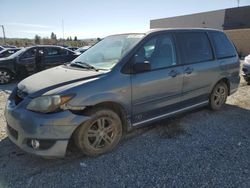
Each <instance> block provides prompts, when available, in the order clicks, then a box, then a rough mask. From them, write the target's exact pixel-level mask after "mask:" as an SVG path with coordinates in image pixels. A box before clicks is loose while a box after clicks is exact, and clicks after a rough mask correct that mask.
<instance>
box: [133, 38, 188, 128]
mask: <svg viewBox="0 0 250 188" xmlns="http://www.w3.org/2000/svg"><path fill="white" fill-rule="evenodd" d="M136 62H144V63H150V65H151V70H150V71H147V72H142V73H134V74H132V76H131V83H132V123H133V124H134V125H137V124H140V123H144V122H145V121H150V119H152V118H153V119H156V118H157V117H161V116H164V114H166V113H168V112H170V111H171V110H172V105H174V104H176V103H178V102H180V96H181V93H182V84H183V68H182V66H179V65H178V64H177V58H176V51H175V45H174V40H173V37H172V35H171V34H162V35H157V36H155V37H152V38H151V39H149V40H148V41H147V42H146V43H145V44H144V45H143V46H142V47H141V49H139V50H138V52H137V53H136V54H135V56H134V62H133V63H136Z"/></svg>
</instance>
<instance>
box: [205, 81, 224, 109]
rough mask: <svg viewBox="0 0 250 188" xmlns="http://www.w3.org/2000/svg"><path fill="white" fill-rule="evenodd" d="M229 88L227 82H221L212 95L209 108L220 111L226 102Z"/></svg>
mask: <svg viewBox="0 0 250 188" xmlns="http://www.w3.org/2000/svg"><path fill="white" fill-rule="evenodd" d="M227 96H228V87H227V84H226V83H225V82H219V83H218V84H216V85H215V87H214V88H213V91H212V92H211V94H210V99H209V106H210V108H211V109H212V110H215V111H216V110H219V109H220V108H221V107H222V106H223V105H224V104H225V102H226V100H227Z"/></svg>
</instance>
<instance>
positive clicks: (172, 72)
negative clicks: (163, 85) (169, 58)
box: [168, 70, 178, 77]
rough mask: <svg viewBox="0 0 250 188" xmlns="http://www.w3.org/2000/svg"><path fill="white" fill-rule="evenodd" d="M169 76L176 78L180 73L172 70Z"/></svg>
mask: <svg viewBox="0 0 250 188" xmlns="http://www.w3.org/2000/svg"><path fill="white" fill-rule="evenodd" d="M168 75H169V76H171V77H176V76H177V75H178V72H177V71H176V70H171V71H169V73H168Z"/></svg>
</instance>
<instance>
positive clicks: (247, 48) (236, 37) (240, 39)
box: [224, 29, 250, 56]
mask: <svg viewBox="0 0 250 188" xmlns="http://www.w3.org/2000/svg"><path fill="white" fill-rule="evenodd" d="M224 32H225V33H226V34H227V36H228V37H229V38H230V39H231V40H232V41H233V43H234V44H235V46H236V48H237V50H238V52H239V54H240V55H242V56H246V55H249V54H250V29H234V30H226V31H224Z"/></svg>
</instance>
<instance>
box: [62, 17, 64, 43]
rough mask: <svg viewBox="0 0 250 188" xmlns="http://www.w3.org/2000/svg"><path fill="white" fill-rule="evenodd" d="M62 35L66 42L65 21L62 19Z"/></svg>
mask: <svg viewBox="0 0 250 188" xmlns="http://www.w3.org/2000/svg"><path fill="white" fill-rule="evenodd" d="M62 35H63V40H64V21H63V19H62Z"/></svg>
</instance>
